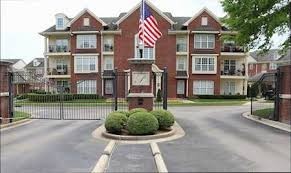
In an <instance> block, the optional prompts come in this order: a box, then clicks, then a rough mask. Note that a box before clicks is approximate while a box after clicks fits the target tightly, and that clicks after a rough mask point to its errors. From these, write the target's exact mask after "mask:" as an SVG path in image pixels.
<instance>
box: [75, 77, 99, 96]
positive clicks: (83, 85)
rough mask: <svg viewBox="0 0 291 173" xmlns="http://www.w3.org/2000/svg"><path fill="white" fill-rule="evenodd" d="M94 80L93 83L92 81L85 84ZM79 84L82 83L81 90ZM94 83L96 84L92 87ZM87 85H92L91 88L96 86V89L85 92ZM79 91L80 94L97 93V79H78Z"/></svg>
mask: <svg viewBox="0 0 291 173" xmlns="http://www.w3.org/2000/svg"><path fill="white" fill-rule="evenodd" d="M89 81H90V82H92V83H90V84H89V85H85V84H86V83H85V82H89ZM79 84H82V86H81V88H82V89H81V91H80V90H79V86H78V85H79ZM93 84H94V87H92V86H93ZM85 87H90V88H95V89H93V90H92V91H93V92H92V91H91V92H89V93H85V92H84V91H85ZM77 93H78V94H97V80H78V81H77Z"/></svg>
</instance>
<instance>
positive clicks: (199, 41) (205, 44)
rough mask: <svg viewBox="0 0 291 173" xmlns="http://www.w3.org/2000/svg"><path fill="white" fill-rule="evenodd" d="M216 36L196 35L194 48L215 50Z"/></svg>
mask: <svg viewBox="0 0 291 173" xmlns="http://www.w3.org/2000/svg"><path fill="white" fill-rule="evenodd" d="M214 45H215V35H214V34H195V35H194V48H196V49H214Z"/></svg>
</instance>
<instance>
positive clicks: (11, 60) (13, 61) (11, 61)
mask: <svg viewBox="0 0 291 173" xmlns="http://www.w3.org/2000/svg"><path fill="white" fill-rule="evenodd" d="M20 60H21V61H23V60H22V59H1V61H6V62H10V63H12V64H15V63H17V62H18V61H20Z"/></svg>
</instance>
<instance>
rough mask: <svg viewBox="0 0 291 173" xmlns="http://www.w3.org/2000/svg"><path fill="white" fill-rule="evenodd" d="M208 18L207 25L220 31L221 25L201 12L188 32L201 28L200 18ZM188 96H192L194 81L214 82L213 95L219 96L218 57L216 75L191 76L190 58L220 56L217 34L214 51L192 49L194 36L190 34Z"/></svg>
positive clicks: (190, 25) (218, 58) (189, 26)
mask: <svg viewBox="0 0 291 173" xmlns="http://www.w3.org/2000/svg"><path fill="white" fill-rule="evenodd" d="M204 16H205V17H208V25H209V26H211V27H212V28H214V29H215V30H216V31H220V30H221V25H220V24H219V23H218V22H217V21H216V20H215V19H213V18H212V17H211V16H210V15H209V14H208V13H206V12H203V13H202V14H201V15H199V16H198V17H197V18H196V19H194V20H193V21H192V22H191V23H190V24H189V25H188V30H190V31H193V30H195V29H196V28H198V27H201V19H202V17H204ZM189 48H190V49H189V53H190V54H189V87H188V92H189V96H190V97H191V96H193V81H194V80H211V81H214V94H215V95H219V94H220V56H218V57H217V73H216V74H192V68H193V67H192V56H191V54H218V55H220V49H221V43H220V39H219V37H218V34H216V35H215V48H214V49H194V34H190V37H189Z"/></svg>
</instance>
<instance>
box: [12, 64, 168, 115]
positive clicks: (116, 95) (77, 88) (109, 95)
mask: <svg viewBox="0 0 291 173" xmlns="http://www.w3.org/2000/svg"><path fill="white" fill-rule="evenodd" d="M9 75H10V81H9V93H10V102H9V103H10V104H11V105H10V109H9V110H10V114H9V115H10V117H11V118H16V117H20V118H21V117H30V118H32V119H57V120H60V119H64V120H99V119H105V118H106V116H107V115H108V114H109V113H110V112H112V111H114V110H124V111H127V110H128V101H127V95H128V94H129V93H130V87H129V85H130V78H129V75H130V74H129V72H119V71H117V70H115V71H107V72H104V73H102V74H100V75H96V77H95V78H94V79H90V80H76V81H72V80H71V79H62V78H57V79H56V78H54V79H50V78H47V79H45V78H44V77H43V76H40V75H37V74H36V73H33V72H21V73H19V72H17V73H16V72H14V73H9ZM153 76H154V79H153V81H155V80H157V78H160V83H159V84H156V83H155V86H153V93H154V96H155V98H154V109H167V71H166V69H165V70H164V72H158V73H153ZM76 93H78V94H76Z"/></svg>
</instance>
